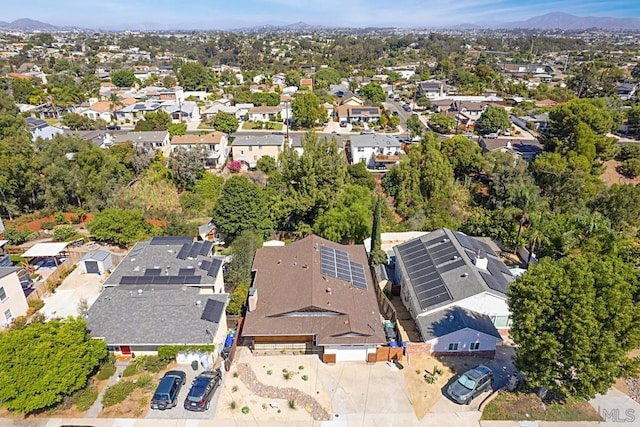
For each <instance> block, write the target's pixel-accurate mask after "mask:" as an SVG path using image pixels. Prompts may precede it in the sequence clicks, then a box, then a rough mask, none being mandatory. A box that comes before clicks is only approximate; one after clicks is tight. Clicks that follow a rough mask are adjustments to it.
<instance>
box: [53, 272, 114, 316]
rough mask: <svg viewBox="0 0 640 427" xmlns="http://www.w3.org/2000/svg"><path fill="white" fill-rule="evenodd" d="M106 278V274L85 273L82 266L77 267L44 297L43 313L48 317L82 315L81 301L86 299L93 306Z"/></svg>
mask: <svg viewBox="0 0 640 427" xmlns="http://www.w3.org/2000/svg"><path fill="white" fill-rule="evenodd" d="M105 279H106V276H104V275H102V276H99V275H97V274H84V273H83V272H82V271H81V269H80V267H77V268H76V269H75V270H73V271H72V272H71V274H69V276H67V278H66V279H64V281H63V282H62V285H60V286H59V287H58V289H56V291H55V293H53V294H50V295H49V296H47V297H45V298H43V301H44V307H43V308H42V310H41V311H42V313H44V315H45V317H46V318H47V319H53V318H66V317H68V316H78V315H80V314H81V313H80V312H79V311H78V308H79V305H80V301H81V300H86V301H87V304H88V306H91V304H93V303H94V302H95V301H96V300H97V299H98V296H99V295H100V292H102V284H103V283H104V281H105Z"/></svg>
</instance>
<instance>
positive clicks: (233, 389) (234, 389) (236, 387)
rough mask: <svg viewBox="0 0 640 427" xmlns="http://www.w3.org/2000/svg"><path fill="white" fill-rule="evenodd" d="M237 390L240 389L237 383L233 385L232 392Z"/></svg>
mask: <svg viewBox="0 0 640 427" xmlns="http://www.w3.org/2000/svg"><path fill="white" fill-rule="evenodd" d="M236 391H238V386H237V385H234V386H233V387H231V393H235V392H236Z"/></svg>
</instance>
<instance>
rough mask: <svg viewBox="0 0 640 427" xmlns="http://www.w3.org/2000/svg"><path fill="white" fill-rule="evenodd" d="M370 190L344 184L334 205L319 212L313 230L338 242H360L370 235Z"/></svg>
mask: <svg viewBox="0 0 640 427" xmlns="http://www.w3.org/2000/svg"><path fill="white" fill-rule="evenodd" d="M371 208H372V200H371V191H370V190H369V189H368V188H366V187H361V186H359V185H350V184H348V185H346V186H345V187H344V190H343V191H342V192H341V193H340V196H339V197H338V200H337V201H336V205H335V206H334V207H332V208H329V209H328V210H327V211H325V212H324V213H323V214H321V215H320V216H319V217H318V219H317V220H316V222H315V224H314V226H313V230H314V231H315V233H316V234H318V235H320V236H322V237H324V238H326V239H329V240H332V241H334V242H338V243H362V242H363V241H364V239H366V238H367V237H369V236H371V210H372V209H371Z"/></svg>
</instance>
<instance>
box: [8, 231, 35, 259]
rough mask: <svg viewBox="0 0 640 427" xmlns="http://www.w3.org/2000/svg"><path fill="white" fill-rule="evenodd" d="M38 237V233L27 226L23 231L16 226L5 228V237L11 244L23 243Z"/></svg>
mask: <svg viewBox="0 0 640 427" xmlns="http://www.w3.org/2000/svg"><path fill="white" fill-rule="evenodd" d="M36 237H38V233H34V232H32V231H29V229H27V228H26V227H25V228H24V229H23V230H22V231H21V230H18V229H15V228H7V229H5V230H4V238H5V239H6V240H8V241H9V244H11V245H21V244H23V243H24V242H26V241H28V240H33V239H35V238H36ZM12 260H13V258H12Z"/></svg>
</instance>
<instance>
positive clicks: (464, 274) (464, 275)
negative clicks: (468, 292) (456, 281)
mask: <svg viewBox="0 0 640 427" xmlns="http://www.w3.org/2000/svg"><path fill="white" fill-rule="evenodd" d="M468 276H469V273H466V272H465V273H462V275H461V276H460V277H468Z"/></svg>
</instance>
